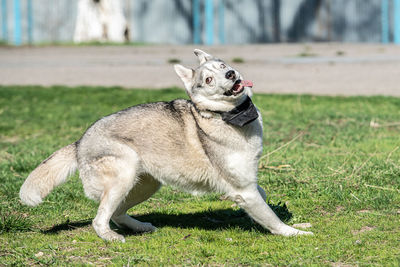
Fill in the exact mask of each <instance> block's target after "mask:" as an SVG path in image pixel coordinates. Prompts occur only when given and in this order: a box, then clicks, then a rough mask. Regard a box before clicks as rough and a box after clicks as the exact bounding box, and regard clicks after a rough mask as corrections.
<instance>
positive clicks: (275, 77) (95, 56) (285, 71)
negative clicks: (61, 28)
mask: <svg viewBox="0 0 400 267" xmlns="http://www.w3.org/2000/svg"><path fill="white" fill-rule="evenodd" d="M194 48H195V47H194V46H172V45H171V46H93V47H90V46H76V47H75V46H57V47H33V48H29V47H20V48H12V47H4V46H3V47H0V84H1V85H11V84H12V85H45V86H48V85H68V86H76V85H100V86H115V85H116V86H122V87H126V88H165V87H170V86H179V87H182V84H181V82H180V80H179V79H178V78H177V76H176V74H175V72H174V70H173V67H172V64H171V63H169V61H171V60H179V61H180V62H181V64H183V65H186V66H190V67H195V66H196V65H197V60H196V58H195V56H194V55H193V49H194ZM199 48H201V49H204V50H205V51H207V52H209V53H211V54H214V55H216V56H218V57H220V58H221V59H224V60H225V61H227V62H228V63H229V64H231V65H232V66H234V67H235V68H236V69H238V70H239V71H240V72H241V73H242V74H243V76H244V77H245V78H246V79H248V80H251V81H253V82H254V85H255V87H254V91H255V92H265V93H294V94H298V93H301V94H303V93H307V94H317V95H393V96H400V46H392V45H388V46H383V45H370V44H362V45H360V44H276V45H275V44H273V45H246V46H213V47H199ZM235 58H238V59H242V60H243V61H244V62H243V63H234V62H233V60H234V59H235Z"/></svg>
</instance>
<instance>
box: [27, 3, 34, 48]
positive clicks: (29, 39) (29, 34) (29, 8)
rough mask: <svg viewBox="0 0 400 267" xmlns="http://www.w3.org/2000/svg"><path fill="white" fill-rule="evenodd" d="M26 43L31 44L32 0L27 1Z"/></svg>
mask: <svg viewBox="0 0 400 267" xmlns="http://www.w3.org/2000/svg"><path fill="white" fill-rule="evenodd" d="M28 42H29V44H32V43H33V12H32V0H28Z"/></svg>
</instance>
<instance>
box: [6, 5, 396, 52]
mask: <svg viewBox="0 0 400 267" xmlns="http://www.w3.org/2000/svg"><path fill="white" fill-rule="evenodd" d="M77 2H78V0H0V4H1V6H0V9H1V12H0V16H1V17H0V23H1V35H0V36H1V40H3V41H4V42H8V43H11V44H16V45H18V44H25V43H35V44H38V43H55V42H57V43H65V42H72V36H73V33H74V27H75V20H76V14H77ZM123 4H124V12H125V15H126V17H127V19H128V22H129V27H130V36H131V41H133V42H141V43H169V44H189V43H198V44H201V43H204V44H210V45H212V44H245V43H268V42H315V41H317V42H325V41H326V42H384V43H387V42H395V43H400V0H334V1H333V0H152V1H148V0H124V1H123Z"/></svg>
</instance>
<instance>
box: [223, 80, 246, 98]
mask: <svg viewBox="0 0 400 267" xmlns="http://www.w3.org/2000/svg"><path fill="white" fill-rule="evenodd" d="M245 87H253V83H252V82H251V81H242V80H237V81H236V82H235V83H234V85H233V86H232V88H231V89H230V90H229V91H226V92H225V93H224V95H226V96H231V95H234V96H235V95H238V94H240V93H241V92H243V90H244V88H245Z"/></svg>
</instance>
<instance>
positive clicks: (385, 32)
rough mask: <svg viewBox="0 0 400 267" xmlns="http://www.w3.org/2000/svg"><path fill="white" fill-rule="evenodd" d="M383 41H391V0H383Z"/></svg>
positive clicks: (385, 42)
mask: <svg viewBox="0 0 400 267" xmlns="http://www.w3.org/2000/svg"><path fill="white" fill-rule="evenodd" d="M381 26H382V28H381V29H382V43H384V44H387V43H389V0H382V1H381Z"/></svg>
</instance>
